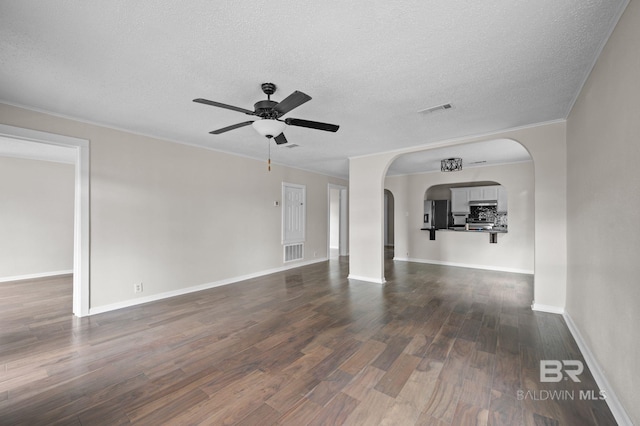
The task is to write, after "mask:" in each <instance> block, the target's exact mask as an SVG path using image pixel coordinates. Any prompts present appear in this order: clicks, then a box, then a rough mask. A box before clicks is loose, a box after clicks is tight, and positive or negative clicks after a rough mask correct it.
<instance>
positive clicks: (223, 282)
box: [89, 257, 329, 315]
mask: <svg viewBox="0 0 640 426" xmlns="http://www.w3.org/2000/svg"><path fill="white" fill-rule="evenodd" d="M328 260H329V259H328V258H326V257H322V258H318V259H312V260H307V261H304V262H294V263H293V262H292V263H291V264H287V265H285V266H281V267H279V268H273V269H267V270H265V271H260V272H254V273H252V274H247V275H241V276H238V277H233V278H227V279H224V280H220V281H214V282H211V283H206V284H200V285H196V286H192V287H187V288H181V289H178V290H173V291H167V292H164V293H158V294H152V295H150V296H145V297H137V298H135V299H129V300H123V301H122V302H118V303H112V304H110V305H104V306H97V307H95V308H89V315H96V314H102V313H104V312H110V311H115V310H117V309H122V308H128V307H131V306H136V305H142V304H143V303H149V302H155V301H157V300H162V299H167V298H169V297H175V296H181V295H183V294H188V293H194V292H196V291H202V290H207V289H210V288H214V287H220V286H223V285H229V284H234V283H237V282H240V281H245V280H249V279H252V278H259V277H262V276H265V275H270V274H274V273H277V272H283V271H287V270H289V269H294V268H299V267H301V266H307V265H311V264H314V263H320V262H326V261H328Z"/></svg>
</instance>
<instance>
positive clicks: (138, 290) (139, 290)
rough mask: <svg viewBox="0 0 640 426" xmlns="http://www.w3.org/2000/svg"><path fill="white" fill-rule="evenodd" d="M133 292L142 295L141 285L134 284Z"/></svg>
mask: <svg viewBox="0 0 640 426" xmlns="http://www.w3.org/2000/svg"><path fill="white" fill-rule="evenodd" d="M133 292H134V293H142V283H135V284H134V285H133Z"/></svg>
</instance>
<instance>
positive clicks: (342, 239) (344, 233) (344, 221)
mask: <svg viewBox="0 0 640 426" xmlns="http://www.w3.org/2000/svg"><path fill="white" fill-rule="evenodd" d="M332 189H334V190H335V189H337V190H339V191H340V215H339V219H338V222H339V223H338V226H339V237H338V255H339V256H348V255H349V200H348V189H347V187H346V186H343V185H336V184H334V183H329V184H327V258H329V257H330V253H331V247H330V241H331V190H332Z"/></svg>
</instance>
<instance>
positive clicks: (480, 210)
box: [469, 206, 507, 227]
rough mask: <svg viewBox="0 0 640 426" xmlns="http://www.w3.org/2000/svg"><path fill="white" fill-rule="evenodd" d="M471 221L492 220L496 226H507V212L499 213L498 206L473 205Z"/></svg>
mask: <svg viewBox="0 0 640 426" xmlns="http://www.w3.org/2000/svg"><path fill="white" fill-rule="evenodd" d="M469 221H474V222H490V223H493V224H494V225H495V226H501V227H506V226H507V214H506V213H498V212H497V208H496V206H471V214H470V215H469Z"/></svg>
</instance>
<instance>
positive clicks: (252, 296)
mask: <svg viewBox="0 0 640 426" xmlns="http://www.w3.org/2000/svg"><path fill="white" fill-rule="evenodd" d="M386 267H387V279H388V283H387V284H386V285H383V286H381V285H376V284H371V283H365V282H358V281H351V282H349V281H348V280H347V279H346V275H347V264H346V261H345V260H340V261H337V260H335V261H330V262H325V263H321V264H316V265H311V266H305V267H302V268H298V269H294V270H290V271H288V272H283V273H278V274H273V275H269V276H266V277H262V278H257V279H252V280H248V281H244V282H242V283H238V284H233V285H229V286H224V287H218V288H214V289H210V290H207V291H202V292H198V293H193V294H189V295H185V296H180V297H175V298H172V299H167V300H164V301H160V302H154V303H149V304H146V305H141V306H137V307H132V308H128V309H123V310H119V311H115V312H109V313H105V314H100V315H95V316H92V317H89V318H74V317H73V316H72V315H71V314H70V311H71V279H70V277H62V278H55V279H40V280H32V281H21V282H12V283H3V284H0V424H2V425H53V424H59V425H119V424H122V425H126V424H140V425H160V424H169V425H174V424H175V425H184V424H205V425H222V424H238V425H258V424H259V425H342V424H344V425H379V424H389V425H392V424H393V425H414V424H415V425H475V424H481V425H484V424H488V425H509V426H513V425H614V424H616V423H615V420H614V419H613V417H612V415H611V412H610V411H609V409H608V407H607V405H606V403H605V402H604V401H602V400H599V399H594V400H585V399H584V398H583V399H580V398H579V395H580V394H579V391H580V390H582V391H589V392H591V391H595V393H596V394H597V392H598V391H599V389H598V387H597V385H596V384H595V382H594V380H593V377H592V376H591V374H590V373H589V371H588V370H587V369H586V364H585V372H584V373H583V374H582V375H580V379H581V382H579V383H574V382H573V381H562V382H560V383H541V382H540V380H539V378H540V377H539V374H540V372H539V361H540V360H543V359H552V360H556V359H557V360H567V359H568V360H583V358H582V356H581V354H580V352H579V350H578V348H577V346H576V344H575V342H574V340H573V338H572V337H571V335H570V333H569V331H568V329H567V327H566V325H565V323H564V321H563V319H562V317H560V316H558V315H551V314H543V313H536V312H532V311H531V309H530V308H529V305H530V303H531V300H532V298H533V297H532V294H533V290H532V277H531V276H527V275H520V274H510V273H500V272H491V271H480V270H473V269H464V268H453V267H445V266H437V265H424V264H415V263H406V262H393V261H387V265H386ZM541 391H556V392H564V394H563V395H564V398H551V397H548V395H547V398H544V396H545V395H546V394H544V393H541ZM523 392H528V394H526V393H525V394H523ZM569 392H574V399H573V400H571V399H570V398H568V396H570V393H569ZM557 395H558V393H556V396H557Z"/></svg>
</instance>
